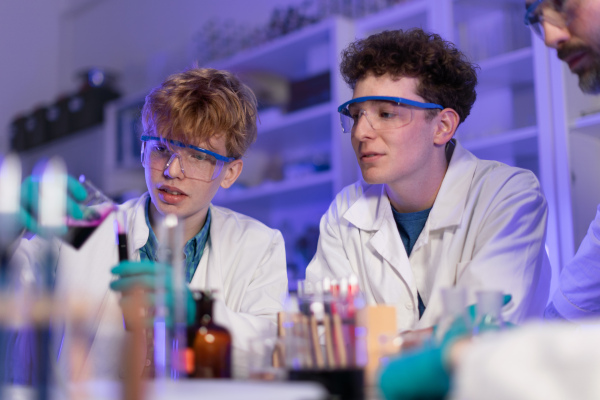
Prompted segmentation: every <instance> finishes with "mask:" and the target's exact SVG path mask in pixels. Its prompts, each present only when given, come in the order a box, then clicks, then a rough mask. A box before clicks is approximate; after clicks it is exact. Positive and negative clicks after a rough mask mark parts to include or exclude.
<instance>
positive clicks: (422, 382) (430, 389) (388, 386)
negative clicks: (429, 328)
mask: <svg viewBox="0 0 600 400" xmlns="http://www.w3.org/2000/svg"><path fill="white" fill-rule="evenodd" d="M445 349H446V347H445V346H437V347H431V346H425V347H424V348H422V349H420V350H411V351H407V352H405V353H402V355H401V356H400V357H399V358H396V359H394V360H392V361H390V363H389V364H388V365H387V366H386V367H385V368H384V369H383V371H382V373H381V376H380V379H379V388H380V389H381V392H382V393H383V395H384V397H385V398H386V399H388V400H391V399H403V400H404V399H406V400H410V399H443V398H444V396H445V395H446V394H447V393H448V389H449V388H450V375H449V373H448V370H447V367H446V362H445V358H444V352H445Z"/></svg>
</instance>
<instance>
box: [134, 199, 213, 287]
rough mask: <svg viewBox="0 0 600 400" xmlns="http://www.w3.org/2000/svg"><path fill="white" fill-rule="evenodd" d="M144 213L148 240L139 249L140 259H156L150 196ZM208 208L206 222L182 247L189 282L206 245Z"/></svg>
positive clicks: (208, 222)
mask: <svg viewBox="0 0 600 400" xmlns="http://www.w3.org/2000/svg"><path fill="white" fill-rule="evenodd" d="M144 213H145V216H146V225H147V226H148V231H149V232H148V241H147V242H146V244H145V245H144V246H143V247H142V248H141V249H140V259H142V260H153V261H157V252H158V245H159V243H158V240H157V239H156V235H155V234H154V231H153V230H152V225H151V224H150V217H149V215H150V197H148V200H147V201H146V207H144ZM210 221H211V216H210V208H209V209H208V213H207V214H206V222H204V226H203V227H202V229H200V232H198V234H197V235H196V236H194V237H193V238H191V239H190V240H188V242H187V243H186V244H185V246H184V248H183V253H184V255H185V271H186V278H187V282H188V283H189V282H191V280H192V277H193V276H194V273H195V272H196V268H198V264H199V263H200V259H201V258H202V254H204V248H205V247H206V242H207V241H208V236H209V234H210Z"/></svg>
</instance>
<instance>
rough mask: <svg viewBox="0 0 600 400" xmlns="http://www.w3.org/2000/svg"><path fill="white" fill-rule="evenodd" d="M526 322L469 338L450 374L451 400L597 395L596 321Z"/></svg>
mask: <svg viewBox="0 0 600 400" xmlns="http://www.w3.org/2000/svg"><path fill="white" fill-rule="evenodd" d="M596 322H597V324H589V325H581V326H576V325H572V324H570V323H555V324H550V323H546V324H542V323H535V324H529V325H524V326H522V327H520V328H515V329H514V330H510V331H507V332H501V333H498V334H493V335H489V336H487V337H486V336H482V337H480V338H477V339H476V340H474V341H473V343H472V344H471V346H469V348H468V350H466V352H465V354H463V358H462V359H461V361H460V362H459V364H458V366H457V368H456V370H455V375H454V381H453V389H452V396H451V399H454V400H477V399H486V400H505V399H511V400H538V399H539V400H564V399H577V400H588V399H589V400H592V399H594V400H597V399H600V379H598V377H600V321H596Z"/></svg>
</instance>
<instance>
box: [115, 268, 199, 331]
mask: <svg viewBox="0 0 600 400" xmlns="http://www.w3.org/2000/svg"><path fill="white" fill-rule="evenodd" d="M161 268H164V271H165V274H164V296H165V298H164V301H165V305H166V307H167V309H168V310H169V312H168V314H167V321H166V322H167V325H168V326H172V325H173V318H172V317H173V315H174V309H175V291H174V287H173V276H172V275H173V272H172V271H173V270H172V268H171V267H170V266H168V265H166V264H163V263H157V262H154V261H149V260H143V261H122V262H121V263H119V264H118V265H117V266H115V267H114V268H113V269H112V270H111V273H113V274H114V275H118V279H116V280H114V281H113V282H111V284H110V288H111V289H112V290H114V291H115V292H120V293H121V296H122V297H121V300H120V305H121V308H126V307H127V306H128V305H129V303H131V302H132V301H133V295H134V293H137V292H139V291H141V292H142V293H143V303H144V304H145V306H146V307H147V308H149V309H153V308H154V307H155V305H156V289H157V288H158V285H159V284H160V283H159V276H158V272H159V271H160V269H161ZM184 290H185V295H184V298H185V301H186V309H187V315H186V318H187V324H188V325H191V324H193V323H194V319H195V316H196V303H195V302H194V299H193V298H192V293H191V292H190V290H189V289H188V287H187V285H185V286H184ZM136 291H137V292H136ZM145 319H146V321H145V325H146V326H151V325H152V323H153V320H154V315H151V314H150V315H148V314H147V315H146V316H145ZM125 323H126V325H127V320H126V321H125Z"/></svg>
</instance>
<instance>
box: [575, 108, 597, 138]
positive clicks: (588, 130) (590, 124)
mask: <svg viewBox="0 0 600 400" xmlns="http://www.w3.org/2000/svg"><path fill="white" fill-rule="evenodd" d="M571 130H575V131H577V132H581V133H585V134H587V135H591V136H593V137H595V138H598V139H600V112H596V113H593V114H588V115H585V116H583V117H579V118H577V119H576V120H575V121H574V123H573V124H572V125H571Z"/></svg>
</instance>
